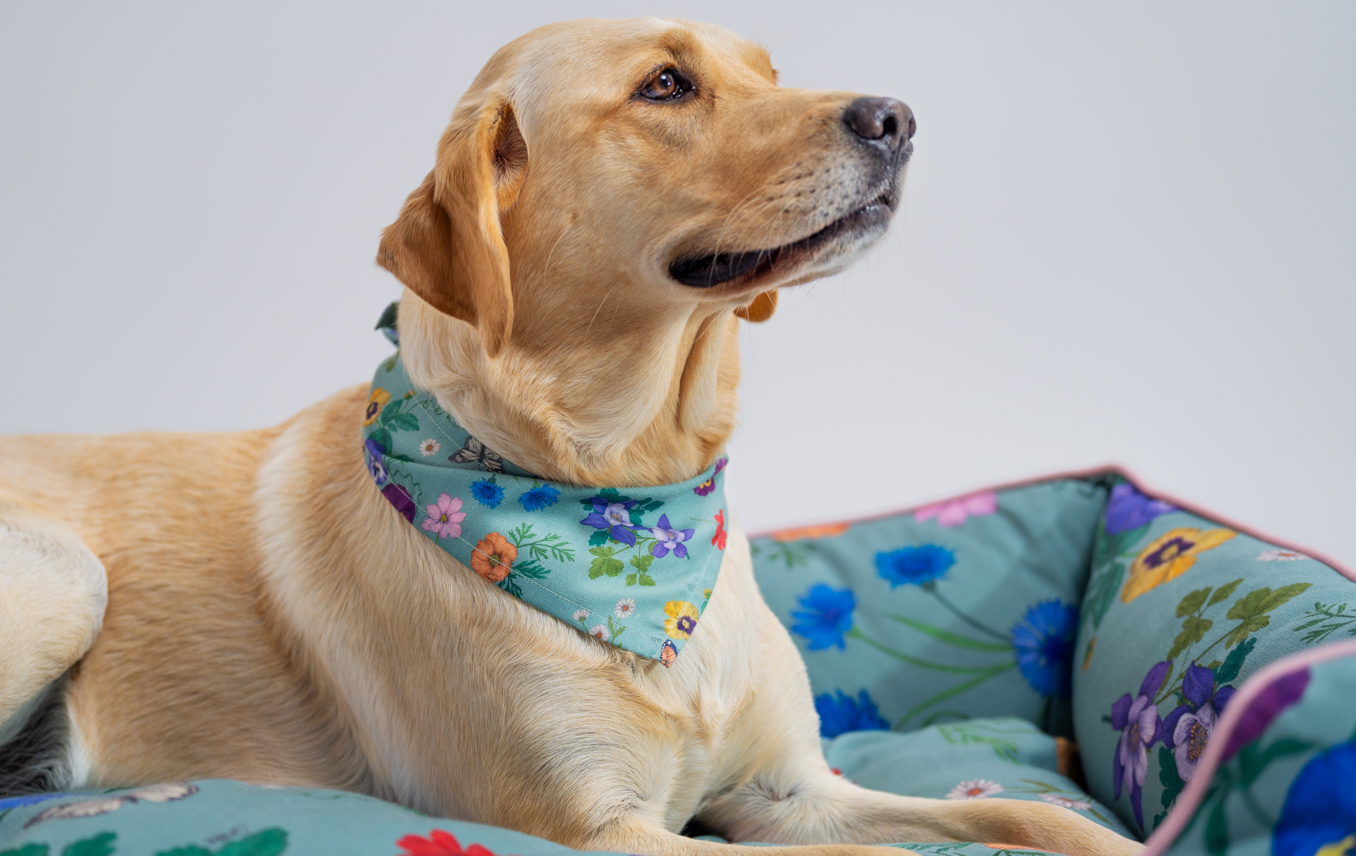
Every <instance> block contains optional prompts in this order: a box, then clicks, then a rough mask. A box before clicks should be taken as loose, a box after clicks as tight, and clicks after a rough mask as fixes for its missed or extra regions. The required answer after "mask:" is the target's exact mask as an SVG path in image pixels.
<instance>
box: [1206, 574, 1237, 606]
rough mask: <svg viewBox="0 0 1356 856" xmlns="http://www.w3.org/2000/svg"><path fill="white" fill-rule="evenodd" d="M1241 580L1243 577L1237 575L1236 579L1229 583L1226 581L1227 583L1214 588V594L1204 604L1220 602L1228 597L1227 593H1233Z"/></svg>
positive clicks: (1211, 604) (1210, 604)
mask: <svg viewBox="0 0 1356 856" xmlns="http://www.w3.org/2000/svg"><path fill="white" fill-rule="evenodd" d="M1242 582H1243V578H1242V577H1239V578H1238V579H1236V580H1234V581H1233V582H1231V583H1228V584H1227V585H1222V586H1220V587H1219V588H1218V589H1216V590H1215V594H1214V596H1213V597H1211V598H1210V602H1209V603H1208V604H1206V606H1214V605H1215V604H1217V603H1222V602H1223V601H1225V600H1226V599H1227V598H1228V597H1229V595H1231V594H1233V593H1234V590H1235V589H1237V588H1238V587H1239V585H1241V584H1242Z"/></svg>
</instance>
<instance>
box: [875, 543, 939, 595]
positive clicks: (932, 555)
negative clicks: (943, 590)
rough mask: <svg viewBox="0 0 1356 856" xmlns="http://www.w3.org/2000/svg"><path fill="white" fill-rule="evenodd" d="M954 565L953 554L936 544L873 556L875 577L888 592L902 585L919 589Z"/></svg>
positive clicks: (905, 548)
mask: <svg viewBox="0 0 1356 856" xmlns="http://www.w3.org/2000/svg"><path fill="white" fill-rule="evenodd" d="M954 564H956V554H955V553H953V552H951V551H950V550H948V549H946V548H945V547H943V546H941V545H940V544H923V545H922V546H920V547H901V548H900V549H898V550H892V551H890V552H889V553H877V554H876V573H878V574H880V577H881V579H883V580H885V581H886V582H888V583H889V584H890V588H897V587H899V586H902V585H904V584H905V583H912V584H914V585H922V584H923V583H927V582H931V581H933V580H936V579H940V578H941V577H942V575H943V574H945V573H946V572H947V571H948V570H949V569H950V568H951V566H952V565H954Z"/></svg>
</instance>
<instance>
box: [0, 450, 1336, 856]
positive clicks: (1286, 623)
mask: <svg viewBox="0 0 1356 856" xmlns="http://www.w3.org/2000/svg"><path fill="white" fill-rule="evenodd" d="M752 546H753V555H754V564H755V567H756V569H757V573H758V580H759V584H760V585H761V586H762V589H763V593H764V596H765V597H766V598H767V600H768V603H769V604H771V606H772V608H773V610H774V611H775V612H776V613H777V614H778V616H779V617H781V618H782V620H783V621H784V622H785V623H786V625H787V626H788V627H789V628H790V629H791V632H792V636H793V637H794V638H795V640H796V642H797V644H798V645H799V646H800V649H801V652H802V654H803V655H804V657H805V661H806V664H807V666H808V668H809V673H810V680H811V682H812V684H813V685H814V690H815V693H816V707H817V709H818V711H819V714H820V720H821V724H822V731H823V734H824V737H825V750H826V753H827V755H828V758H829V761H830V763H831V765H832V766H834V767H835V768H836V769H837V770H839V771H840V772H841V774H842V775H844V776H847V777H848V778H850V779H852V780H853V781H855V782H857V783H859V784H862V785H864V786H867V787H871V788H877V789H881V790H888V791H894V792H896V793H901V794H908V795H914V796H924V797H936V798H940V799H991V798H994V797H1005V798H1015V799H1030V800H1043V801H1045V802H1050V803H1055V804H1057V805H1062V806H1066V807H1068V808H1070V809H1072V810H1074V811H1077V812H1080V813H1082V814H1083V815H1085V816H1086V817H1088V818H1090V819H1092V820H1093V821H1095V822H1098V823H1101V824H1103V825H1105V826H1108V827H1110V828H1113V829H1115V830H1117V831H1119V832H1122V833H1123V834H1127V835H1131V836H1134V837H1138V838H1144V839H1147V841H1148V847H1147V850H1146V853H1147V854H1149V856H1158V854H1192V856H1198V855H1199V856H1205V855H1206V854H1231V856H1233V855H1234V854H1258V856H1261V854H1276V856H1300V854H1303V856H1342V854H1356V577H1353V575H1352V574H1351V572H1349V571H1346V570H1344V569H1342V568H1341V567H1339V566H1338V565H1337V564H1336V563H1334V562H1330V561H1326V560H1322V559H1320V558H1317V557H1313V556H1312V554H1306V553H1305V552H1303V551H1301V550H1298V549H1295V548H1292V547H1289V546H1286V545H1283V544H1279V543H1276V542H1274V541H1271V540H1268V539H1266V538H1263V537H1261V536H1258V535H1256V534H1254V533H1251V532H1249V531H1247V530H1245V529H1243V528H1241V527H1239V526H1237V525H1235V524H1230V523H1225V522H1222V521H1220V520H1219V519H1217V518H1215V517H1213V516H1211V515H1209V514H1208V513H1204V512H1201V511H1199V510H1196V509H1192V508H1190V507H1189V506H1186V505H1184V504H1182V503H1180V502H1177V501H1174V500H1166V499H1163V498H1159V497H1155V496H1154V495H1153V494H1151V493H1150V492H1148V491H1147V490H1145V489H1143V488H1142V487H1139V486H1137V485H1136V484H1135V483H1133V482H1132V481H1130V480H1128V478H1127V477H1126V476H1125V475H1124V474H1122V473H1120V472H1118V471H1110V470H1108V471H1101V472H1093V473H1082V474H1078V475H1075V476H1067V477H1059V478H1052V479H1046V480H1042V481H1036V482H1031V483H1026V484H1021V485H1016V486H1010V487H1006V488H1000V489H997V490H991V491H982V492H979V493H975V494H971V495H968V496H965V497H961V498H958V499H955V500H950V501H947V502H943V503H939V504H936V505H932V506H928V507H925V508H921V509H914V510H910V511H907V512H899V513H894V514H890V515H886V516H882V517H878V518H874V519H870V520H864V521H857V522H852V523H838V524H828V525H821V526H812V527H805V528H802V529H798V530H789V531H783V532H778V533H773V534H771V535H767V536H760V537H756V538H754V539H753V541H752ZM1061 737H1062V738H1069V739H1072V740H1076V741H1077V745H1078V747H1079V749H1080V750H1081V758H1082V761H1081V766H1079V765H1077V764H1076V763H1075V764H1074V766H1073V767H1072V768H1070V767H1069V766H1068V763H1067V762H1068V760H1069V758H1070V755H1069V754H1068V753H1067V751H1062V750H1061V745H1063V746H1067V744H1060V742H1059V741H1057V739H1056V738H1061ZM1061 756H1062V757H1063V758H1064V760H1065V762H1066V763H1065V764H1064V765H1063V766H1062V767H1061V764H1060V760H1059V759H1060V757H1061ZM1061 768H1062V769H1065V771H1066V772H1068V773H1070V776H1064V775H1061V774H1060V773H1059V772H1058V770H1059V769H1061ZM465 775H466V776H467V777H468V778H472V779H473V778H475V777H477V776H478V775H480V771H477V770H466V771H465ZM901 843H907V842H901ZM910 846H911V848H912V849H914V850H916V851H918V852H920V853H937V854H955V855H956V856H980V854H985V856H991V855H992V854H1004V853H1006V854H1026V853H1033V852H1036V851H1031V850H1027V849H1023V848H1020V847H1015V846H1009V845H1008V843H1007V842H962V843H949V844H912V845H910ZM472 851H475V852H474V854H472ZM486 851H488V852H489V853H491V854H497V856H510V854H517V856H530V854H537V853H542V854H546V853H564V852H569V849H568V848H566V847H562V846H560V845H557V844H553V843H551V842H547V841H543V840H541V839H536V838H532V837H530V836H526V835H522V834H520V833H516V832H511V831H508V830H505V829H499V828H495V827H490V826H482V825H478V824H471V823H463V822H459V821H449V820H442V819H437V818H429V817H425V816H422V815H420V814H418V813H416V812H413V811H410V810H409V809H405V808H402V807H400V806H396V805H392V804H389V803H384V802H381V801H379V800H375V799H371V798H368V797H361V796H357V795H353V794H347V793H340V792H333V791H312V790H299V789H269V788H258V787H251V786H248V785H243V784H240V783H237V782H227V781H200V782H191V783H167V784H164V785H158V786H154V787H150V788H140V789H134V790H122V791H111V792H107V793H102V792H101V793H83V794H64V795H53V794H44V795H29V796H22V797H14V798H9V799H3V798H0V856H18V854H22V856H110V854H120V856H126V854H148V855H149V854H159V856H170V855H171V854H172V855H173V856H207V854H224V856H264V854H288V856H300V854H317V856H318V855H319V854H324V856H339V855H340V854H372V856H394V854H400V856H446V855H447V854H461V853H468V854H472V856H487V853H486Z"/></svg>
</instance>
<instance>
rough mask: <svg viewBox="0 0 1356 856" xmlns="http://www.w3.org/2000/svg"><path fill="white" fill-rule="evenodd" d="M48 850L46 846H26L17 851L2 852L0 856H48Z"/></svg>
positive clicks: (0, 851)
mask: <svg viewBox="0 0 1356 856" xmlns="http://www.w3.org/2000/svg"><path fill="white" fill-rule="evenodd" d="M0 817H4V815H3V814H0ZM48 849H49V848H48V847H47V845H46V844H25V845H24V846H23V847H20V848H18V849H17V850H15V849H10V850H0V856H47V852H48Z"/></svg>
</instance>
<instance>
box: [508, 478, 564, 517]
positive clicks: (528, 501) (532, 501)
mask: <svg viewBox="0 0 1356 856" xmlns="http://www.w3.org/2000/svg"><path fill="white" fill-rule="evenodd" d="M557 499H560V491H558V490H556V489H555V488H553V487H551V486H550V485H549V484H543V485H538V486H536V487H534V488H532V489H531V490H529V491H525V492H524V493H523V495H522V496H520V497H518V501H519V502H520V503H522V506H523V510H525V511H541V510H542V509H543V508H549V507H550V506H552V505H555V504H556V500H557Z"/></svg>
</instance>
